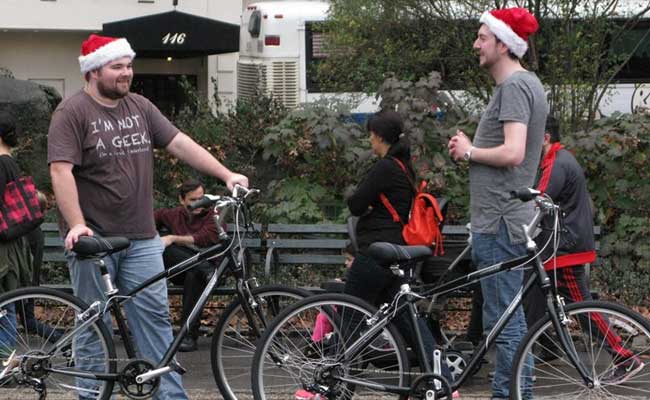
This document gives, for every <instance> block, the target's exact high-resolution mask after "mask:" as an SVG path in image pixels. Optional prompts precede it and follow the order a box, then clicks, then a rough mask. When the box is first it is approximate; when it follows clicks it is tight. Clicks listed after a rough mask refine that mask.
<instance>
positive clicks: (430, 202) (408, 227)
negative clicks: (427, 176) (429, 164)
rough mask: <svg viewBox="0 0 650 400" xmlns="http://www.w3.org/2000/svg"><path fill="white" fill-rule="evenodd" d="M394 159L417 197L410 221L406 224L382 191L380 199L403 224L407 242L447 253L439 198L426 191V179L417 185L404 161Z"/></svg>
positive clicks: (440, 252)
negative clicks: (443, 243) (443, 242)
mask: <svg viewBox="0 0 650 400" xmlns="http://www.w3.org/2000/svg"><path fill="white" fill-rule="evenodd" d="M393 159H394V160H395V162H397V164H398V165H399V166H400V168H402V171H404V174H406V177H407V178H408V180H409V182H410V183H411V186H412V187H413V189H414V191H415V198H414V199H413V204H412V205H411V211H410V212H409V220H408V222H407V223H406V224H405V223H404V222H403V221H402V219H401V218H400V216H399V214H398V213H397V211H396V210H395V208H394V207H393V205H392V204H390V201H388V197H386V195H384V194H383V193H381V194H380V195H379V199H380V200H381V202H382V203H383V204H384V207H386V209H387V210H388V212H389V213H390V215H391V216H392V217H393V221H395V222H399V223H400V224H402V237H403V238H404V242H406V244H408V245H411V246H415V245H425V246H435V250H434V255H436V256H437V255H443V254H445V250H444V248H443V247H442V233H441V232H440V224H441V223H442V220H443V218H442V213H441V212H440V207H439V206H438V200H436V198H435V197H434V196H433V195H431V194H429V193H425V192H424V188H425V187H426V185H427V184H426V182H425V181H422V182H421V183H420V186H419V187H416V186H415V184H414V182H413V180H412V179H411V177H410V175H409V174H408V172H407V171H406V166H404V163H402V162H401V161H400V160H399V159H397V158H393Z"/></svg>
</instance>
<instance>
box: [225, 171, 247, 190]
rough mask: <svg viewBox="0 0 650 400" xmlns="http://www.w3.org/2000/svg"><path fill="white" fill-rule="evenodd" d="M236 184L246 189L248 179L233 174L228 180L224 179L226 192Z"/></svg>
mask: <svg viewBox="0 0 650 400" xmlns="http://www.w3.org/2000/svg"><path fill="white" fill-rule="evenodd" d="M236 184H239V185H241V186H243V187H246V188H247V187H248V177H246V176H245V175H242V174H236V173H233V174H231V175H230V176H229V177H228V179H226V186H227V187H228V190H231V191H232V190H233V188H234V187H235V185H236Z"/></svg>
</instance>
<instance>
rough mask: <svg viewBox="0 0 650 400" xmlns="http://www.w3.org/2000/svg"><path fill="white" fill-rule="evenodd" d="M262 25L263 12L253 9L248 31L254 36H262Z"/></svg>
mask: <svg viewBox="0 0 650 400" xmlns="http://www.w3.org/2000/svg"><path fill="white" fill-rule="evenodd" d="M261 26H262V13H261V12H260V11H259V10H257V11H253V13H252V14H251V18H250V19H249V20H248V33H250V34H251V36H252V37H254V38H257V37H259V36H260V28H261Z"/></svg>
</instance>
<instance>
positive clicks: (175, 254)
mask: <svg viewBox="0 0 650 400" xmlns="http://www.w3.org/2000/svg"><path fill="white" fill-rule="evenodd" d="M195 254H196V251H194V250H192V249H190V248H189V247H186V246H179V245H176V244H171V245H169V246H167V247H165V251H164V252H163V264H164V265H165V269H169V268H171V267H173V266H174V265H176V264H178V263H180V262H182V261H185V260H187V259H188V258H190V257H192V256H193V255H195ZM185 274H186V273H185V272H184V273H182V274H179V275H176V276H173V277H172V278H170V281H171V282H172V283H173V284H174V285H183V284H184V282H185Z"/></svg>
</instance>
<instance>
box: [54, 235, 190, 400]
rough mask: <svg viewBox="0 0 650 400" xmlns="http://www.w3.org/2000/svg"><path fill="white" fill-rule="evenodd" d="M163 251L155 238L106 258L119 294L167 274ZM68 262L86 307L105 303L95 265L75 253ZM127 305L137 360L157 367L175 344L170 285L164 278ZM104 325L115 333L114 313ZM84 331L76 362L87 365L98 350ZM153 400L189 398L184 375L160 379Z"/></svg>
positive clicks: (90, 336)
mask: <svg viewBox="0 0 650 400" xmlns="http://www.w3.org/2000/svg"><path fill="white" fill-rule="evenodd" d="M162 253H163V245H162V242H161V241H160V238H159V237H158V236H156V237H155V238H153V239H145V240H132V241H131V246H130V247H129V248H127V249H125V250H122V251H120V252H118V253H115V254H112V255H111V256H108V257H105V258H104V262H105V263H106V267H107V268H108V272H109V273H110V275H111V279H112V280H113V283H114V284H115V286H116V287H117V288H118V289H119V290H120V292H121V293H126V292H128V291H130V290H131V289H133V288H135V287H136V286H137V285H139V284H140V283H142V282H144V281H145V280H146V279H148V278H150V277H152V276H154V275H156V274H158V273H160V272H162V271H163V270H164V267H163V260H162ZM66 258H67V260H68V268H69V269H70V277H71V280H72V285H73V287H74V292H75V295H76V296H78V297H79V298H81V299H82V300H83V301H85V302H86V303H88V304H91V303H92V302H94V301H96V300H101V301H105V300H106V296H105V295H104V285H103V282H102V280H101V275H100V273H99V269H98V268H97V267H95V266H93V264H92V262H91V261H88V260H83V259H78V258H76V257H75V256H74V254H73V253H70V252H66ZM123 305H124V309H125V311H126V316H127V319H128V325H129V330H130V332H131V336H132V337H133V338H134V339H135V344H136V348H137V352H138V357H140V358H144V359H146V360H149V361H150V362H151V363H152V364H154V365H156V364H157V363H158V362H160V360H161V359H162V357H163V355H164V354H165V351H166V350H167V348H168V347H169V345H170V344H171V342H172V340H173V334H172V327H171V322H170V318H169V303H168V301H167V283H166V281H165V280H164V279H163V280H161V281H158V282H157V283H155V284H153V285H151V286H149V287H148V288H147V289H145V290H143V291H141V292H139V293H138V294H137V295H136V296H135V297H134V298H132V299H131V300H129V301H127V302H125V303H124V304H123ZM104 323H105V324H106V326H107V327H108V328H109V330H110V331H112V329H111V326H112V325H111V318H110V315H106V316H105V318H104ZM84 333H86V334H85V335H80V337H78V338H77V339H76V343H75V349H76V350H75V351H76V353H75V354H76V356H77V360H78V361H76V362H83V359H84V357H86V359H89V358H92V354H93V353H95V352H97V351H98V344H97V342H96V341H95V340H93V337H92V336H93V334H92V333H91V332H84ZM77 365H79V364H77ZM82 385H84V384H82ZM84 387H85V386H84ZM80 395H81V394H80ZM154 398H155V399H160V400H162V399H173V400H176V399H187V394H186V393H185V390H184V389H183V385H182V383H181V377H180V375H179V374H177V373H175V372H172V373H170V374H165V375H163V376H161V382H160V390H159V391H158V392H157V393H156V395H155V396H154Z"/></svg>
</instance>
